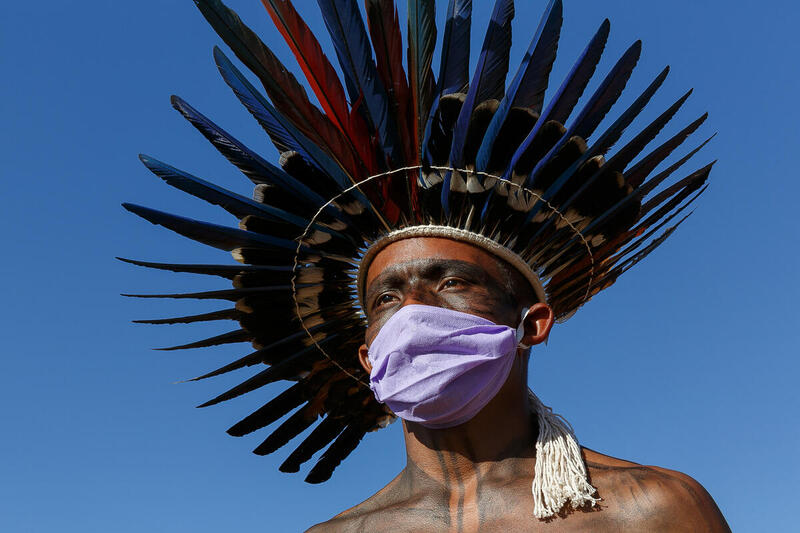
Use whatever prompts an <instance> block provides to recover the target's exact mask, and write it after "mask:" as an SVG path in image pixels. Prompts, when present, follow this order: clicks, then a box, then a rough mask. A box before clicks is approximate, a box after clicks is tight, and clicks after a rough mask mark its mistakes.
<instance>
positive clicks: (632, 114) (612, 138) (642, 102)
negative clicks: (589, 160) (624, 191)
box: [588, 67, 669, 157]
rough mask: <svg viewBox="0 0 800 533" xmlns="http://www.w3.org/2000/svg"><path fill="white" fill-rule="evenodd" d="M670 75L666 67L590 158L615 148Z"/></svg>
mask: <svg viewBox="0 0 800 533" xmlns="http://www.w3.org/2000/svg"><path fill="white" fill-rule="evenodd" d="M668 73H669V67H666V68H665V69H664V70H662V71H661V73H660V74H659V75H658V76H657V77H656V79H655V80H653V82H652V83H651V84H650V85H649V86H648V87H647V89H646V90H645V91H644V92H643V93H642V94H641V95H640V96H639V98H637V99H636V101H635V102H634V103H633V104H631V106H630V107H629V108H628V109H626V110H625V112H624V113H622V114H621V115H620V116H619V118H617V120H615V121H614V123H613V124H612V125H611V126H609V128H608V129H607V130H606V131H605V133H603V135H602V136H601V137H600V138H599V139H598V140H597V141H596V142H595V143H594V144H593V145H592V147H591V148H590V149H589V151H588V153H590V154H591V155H590V156H589V157H594V156H596V155H600V154H605V153H606V152H608V150H609V149H610V148H611V147H612V146H614V144H615V143H616V142H617V141H618V140H619V138H620V137H621V136H622V134H623V133H624V132H625V129H626V128H627V127H628V126H630V124H631V122H633V120H634V119H635V118H636V117H637V116H638V115H639V113H640V112H641V111H642V109H644V107H645V106H646V105H647V103H648V102H649V101H650V99H651V98H652V97H653V95H654V94H655V93H656V91H657V90H658V89H659V88H660V87H661V85H662V84H663V83H664V80H665V79H666V77H667V74H668Z"/></svg>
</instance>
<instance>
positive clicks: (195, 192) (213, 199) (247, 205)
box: [139, 154, 308, 228]
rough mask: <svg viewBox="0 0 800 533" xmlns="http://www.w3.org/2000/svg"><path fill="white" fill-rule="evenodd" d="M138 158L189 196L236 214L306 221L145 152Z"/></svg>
mask: <svg viewBox="0 0 800 533" xmlns="http://www.w3.org/2000/svg"><path fill="white" fill-rule="evenodd" d="M139 160H140V161H141V162H142V163H143V164H144V166H146V167H147V168H148V169H149V170H150V171H151V172H152V173H153V174H155V175H156V176H158V177H159V178H161V179H162V180H164V182H166V183H167V184H168V185H171V186H172V187H175V188H176V189H179V190H182V191H184V192H186V193H188V194H191V195H192V196H196V197H197V198H201V199H203V200H205V201H207V202H209V203H211V204H214V205H218V206H220V207H222V208H223V209H224V210H225V211H227V212H229V213H230V214H232V215H233V216H235V217H237V218H244V217H246V216H247V215H256V216H260V217H266V218H269V219H273V220H285V221H287V222H291V223H293V224H295V225H297V226H298V227H300V228H304V227H306V226H307V225H308V221H307V220H305V219H303V218H301V217H298V216H295V215H293V214H291V213H288V212H286V211H283V210H281V209H278V208H276V207H272V206H269V205H265V204H262V203H260V202H256V201H255V200H251V199H250V198H248V197H246V196H242V195H240V194H237V193H235V192H232V191H228V190H226V189H223V188H222V187H219V186H217V185H214V184H213V183H211V182H209V181H206V180H203V179H200V178H198V177H196V176H192V175H191V174H189V173H187V172H184V171H182V170H180V169H178V168H175V167H173V166H171V165H168V164H166V163H163V162H161V161H159V160H157V159H155V158H153V157H150V156H148V155H144V154H140V155H139Z"/></svg>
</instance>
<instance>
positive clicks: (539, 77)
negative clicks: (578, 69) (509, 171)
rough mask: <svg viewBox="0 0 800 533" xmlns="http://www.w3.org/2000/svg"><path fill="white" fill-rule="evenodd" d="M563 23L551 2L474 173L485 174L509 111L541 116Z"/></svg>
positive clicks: (558, 0)
mask: <svg viewBox="0 0 800 533" xmlns="http://www.w3.org/2000/svg"><path fill="white" fill-rule="evenodd" d="M562 21H563V17H562V5H561V0H551V1H550V4H549V5H548V6H547V9H546V10H545V12H544V15H542V20H541V21H540V22H539V28H538V30H537V31H536V34H535V35H534V37H533V40H532V41H531V44H530V46H529V47H528V51H527V52H526V53H525V57H524V58H523V59H522V64H521V65H520V66H519V70H517V74H516V75H515V76H514V80H513V81H512V82H511V85H510V86H509V88H508V91H507V92H506V94H505V96H504V97H503V100H502V101H501V102H500V107H499V108H498V109H497V112H496V113H495V114H494V117H492V122H491V123H490V124H489V127H488V128H487V130H486V134H485V135H484V137H483V142H482V144H481V148H480V150H479V151H478V157H477V159H476V162H475V169H476V170H478V171H485V170H486V168H487V165H488V163H489V157H490V156H491V153H492V148H493V147H494V141H495V139H497V136H498V135H499V134H500V130H501V128H502V127H503V125H504V123H505V120H506V117H508V113H509V112H510V111H511V108H512V107H526V108H529V109H530V110H531V111H532V112H533V113H535V114H537V115H538V114H540V113H541V111H542V102H543V101H544V93H545V91H546V90H547V83H548V80H549V78H550V70H552V68H553V62H554V61H555V59H556V51H557V50H558V38H559V36H560V35H561V23H562Z"/></svg>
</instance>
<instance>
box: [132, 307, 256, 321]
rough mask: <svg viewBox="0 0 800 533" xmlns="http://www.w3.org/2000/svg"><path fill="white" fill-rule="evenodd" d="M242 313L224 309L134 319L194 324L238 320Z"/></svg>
mask: <svg viewBox="0 0 800 533" xmlns="http://www.w3.org/2000/svg"><path fill="white" fill-rule="evenodd" d="M240 316H241V313H240V312H239V311H237V310H236V309H222V310H220V311H212V312H210V313H201V314H199V315H189V316H180V317H174V318H151V319H144V320H134V321H133V322H134V323H135V324H193V323H195V322H212V321H215V320H238V319H239V317H240Z"/></svg>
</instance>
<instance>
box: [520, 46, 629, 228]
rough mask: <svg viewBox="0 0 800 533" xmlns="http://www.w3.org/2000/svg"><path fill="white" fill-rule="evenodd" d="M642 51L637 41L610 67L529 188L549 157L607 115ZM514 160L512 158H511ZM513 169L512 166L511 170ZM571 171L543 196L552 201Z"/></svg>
mask: <svg viewBox="0 0 800 533" xmlns="http://www.w3.org/2000/svg"><path fill="white" fill-rule="evenodd" d="M641 50H642V42H641V41H636V42H635V43H634V44H633V45H632V46H631V47H630V48H628V50H627V51H626V52H625V53H624V54H623V55H622V57H621V58H620V60H619V61H618V62H617V64H616V65H614V68H613V69H611V72H609V73H608V76H606V78H605V79H604V80H603V82H602V83H601V84H600V87H598V88H597V90H596V91H595V93H594V94H593V95H592V97H591V99H589V102H588V103H587V104H586V106H585V107H584V108H583V109H582V110H581V112H580V114H579V115H578V118H577V119H575V122H574V123H573V124H572V125H571V126H570V127H569V128H568V129H567V131H566V133H564V135H563V136H562V137H561V139H560V140H559V141H558V142H557V143H556V144H555V146H553V148H551V149H550V151H549V152H548V153H547V155H546V156H545V157H543V158H542V160H541V161H539V162H538V163H537V164H536V167H534V169H533V171H532V172H531V173H530V175H529V176H528V178H527V180H526V182H525V186H526V187H529V186H531V184H533V183H534V182H535V180H536V177H537V176H538V175H539V173H540V172H541V171H542V169H543V168H544V167H545V165H546V164H547V163H548V162H549V161H550V159H551V158H552V157H553V156H555V155H556V154H557V153H558V152H559V150H561V148H562V147H563V146H564V144H566V142H567V141H568V140H569V139H570V138H571V137H572V136H574V135H578V136H579V137H582V138H584V139H586V138H587V137H588V136H589V135H590V134H591V133H592V132H593V131H594V129H595V128H596V127H597V125H598V124H599V123H600V121H601V120H603V117H605V115H606V113H608V111H609V109H611V106H613V105H614V103H615V102H616V101H617V99H618V98H619V95H620V94H621V93H622V90H623V89H624V88H625V85H626V83H627V82H628V79H629V78H630V75H631V72H632V71H633V68H634V67H635V66H636V62H637V61H638V59H639V54H640V52H641ZM512 163H513V161H512ZM510 171H511V170H510V169H509V171H507V172H510ZM571 175H572V174H571V173H570V172H564V173H563V174H562V175H561V176H560V177H559V178H558V179H557V180H556V181H555V182H553V184H552V185H551V186H550V187H549V188H548V190H547V191H545V194H544V196H543V198H544V200H549V199H550V198H552V196H553V194H555V193H556V192H557V191H558V190H559V189H560V188H561V186H562V185H563V184H564V183H565V182H566V180H567V179H568V178H569V177H570V176H571ZM540 207H541V202H540V204H539V208H540ZM537 212H538V208H534V209H532V210H531V212H530V213H529V216H528V219H531V218H533V216H534V215H536V213H537Z"/></svg>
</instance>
